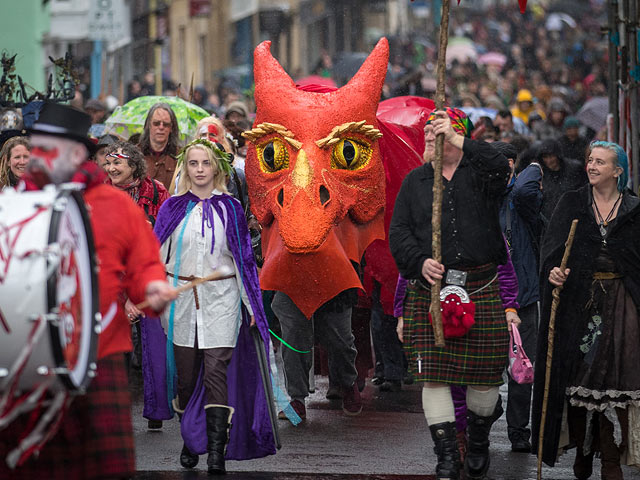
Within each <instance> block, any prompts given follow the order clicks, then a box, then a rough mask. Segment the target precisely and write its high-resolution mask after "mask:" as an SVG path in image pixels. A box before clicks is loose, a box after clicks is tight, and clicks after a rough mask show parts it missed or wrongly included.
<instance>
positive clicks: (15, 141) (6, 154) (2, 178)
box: [0, 136, 31, 190]
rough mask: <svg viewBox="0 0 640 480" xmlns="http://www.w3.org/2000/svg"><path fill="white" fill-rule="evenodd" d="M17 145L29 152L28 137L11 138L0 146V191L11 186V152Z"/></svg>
mask: <svg viewBox="0 0 640 480" xmlns="http://www.w3.org/2000/svg"><path fill="white" fill-rule="evenodd" d="M18 145H22V146H23V147H25V148H26V149H27V150H29V151H31V143H30V142H29V137H24V136H16V137H11V138H10V139H9V140H7V141H6V142H5V143H4V145H2V150H0V190H2V189H3V188H4V187H6V186H7V185H10V184H11V175H12V174H11V173H10V172H11V161H10V159H11V150H13V149H14V148H15V147H17V146H18Z"/></svg>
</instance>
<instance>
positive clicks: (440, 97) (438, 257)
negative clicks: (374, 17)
mask: <svg viewBox="0 0 640 480" xmlns="http://www.w3.org/2000/svg"><path fill="white" fill-rule="evenodd" d="M448 42H449V0H443V2H442V18H441V19H440V46H439V48H438V68H437V84H436V99H435V100H436V101H435V103H436V109H437V110H442V109H443V108H444V101H445V73H446V69H447V43H448ZM443 150H444V134H442V133H441V134H439V135H438V136H437V137H436V152H435V158H434V159H433V206H432V208H431V232H432V233H431V235H432V238H431V249H432V253H431V258H433V259H434V260H435V261H436V262H438V263H442V225H441V224H442V189H443V186H442V153H443ZM440 287H441V281H440V280H435V284H434V285H432V286H431V307H430V308H429V311H430V313H431V323H432V325H433V335H434V339H435V344H436V347H444V346H445V342H444V329H443V327H442V311H441V309H440Z"/></svg>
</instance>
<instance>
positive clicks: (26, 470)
mask: <svg viewBox="0 0 640 480" xmlns="http://www.w3.org/2000/svg"><path fill="white" fill-rule="evenodd" d="M89 126H90V117H89V116H88V115H86V114H84V113H82V112H79V111H76V110H73V109H71V108H69V107H65V106H61V105H58V104H49V103H48V104H45V105H44V107H43V108H42V111H41V112H40V117H39V119H38V121H37V122H36V123H35V124H34V126H33V128H32V130H31V132H30V133H31V141H32V145H33V150H32V155H31V160H30V163H29V167H28V173H27V174H26V175H25V179H24V188H25V189H26V190H36V189H40V188H42V187H43V186H44V185H45V184H47V183H54V184H60V183H63V182H68V181H73V182H80V183H83V184H84V185H85V191H84V200H85V202H86V204H87V205H88V209H89V212H90V216H91V227H92V230H93V236H94V242H95V249H96V253H97V257H98V265H99V274H98V281H99V292H100V295H99V296H100V312H101V314H102V318H103V320H102V325H101V326H102V332H101V334H100V337H99V340H98V354H97V376H96V377H95V378H94V379H93V380H92V382H91V384H90V386H89V388H88V389H87V393H86V395H83V396H78V397H76V398H75V399H74V400H73V403H72V404H71V406H70V408H69V409H68V411H67V412H66V414H65V416H64V418H63V420H62V422H60V423H61V426H60V430H59V431H58V432H57V433H56V434H55V436H54V437H53V438H52V439H51V441H50V442H49V443H47V444H46V445H45V446H44V448H43V449H42V451H41V452H40V455H39V456H38V458H33V457H32V458H30V459H28V460H27V461H26V463H24V464H23V465H22V466H20V467H18V468H16V469H15V470H13V471H9V470H6V468H7V467H6V464H5V462H4V461H2V462H0V478H12V479H19V478H30V479H31V478H48V479H56V478H61V479H64V480H70V479H75V478H78V479H90V478H97V477H100V478H126V477H130V476H132V475H133V474H134V473H135V456H134V444H133V428H132V424H131V400H130V398H129V392H128V381H127V380H128V379H127V371H126V368H125V358H124V354H125V353H126V352H130V351H131V349H132V344H131V335H130V326H129V322H128V320H127V318H126V316H125V313H124V304H123V300H122V299H123V298H124V296H123V295H122V293H126V294H127V296H128V297H129V298H131V299H132V301H134V302H136V303H138V302H140V301H142V300H144V299H146V300H147V301H148V302H149V305H150V306H151V308H152V309H153V310H155V311H158V310H162V308H164V305H165V304H166V302H167V301H169V300H170V299H171V298H173V297H174V296H175V293H174V290H173V289H172V288H171V287H170V286H169V284H168V283H167V281H166V275H165V272H164V266H163V265H162V263H161V262H160V257H159V245H158V242H157V240H156V238H155V236H154V235H153V232H152V230H151V228H150V227H149V224H148V222H147V220H146V218H145V216H144V213H143V212H142V210H141V209H140V208H138V206H137V205H136V204H135V203H134V202H133V201H132V200H131V198H130V197H129V196H128V195H127V194H126V193H124V192H120V191H118V190H116V189H115V188H113V187H111V186H109V185H105V184H104V180H105V174H104V172H103V171H102V170H101V169H100V168H99V167H98V166H97V165H95V164H94V163H91V162H88V161H87V159H88V156H89V152H90V150H91V148H92V144H91V143H90V141H89V140H88V139H87V137H86V133H87V131H88V129H89ZM28 422H29V414H27V415H23V416H22V417H20V418H18V419H17V420H16V421H14V422H13V423H12V424H11V425H10V426H9V427H8V429H7V430H5V431H3V435H2V440H0V458H2V459H4V458H5V457H6V455H7V453H8V451H9V450H10V449H11V448H13V447H14V446H15V443H16V439H19V438H21V434H22V432H23V429H24V428H25V426H26V425H27V424H28Z"/></svg>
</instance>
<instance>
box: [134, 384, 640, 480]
mask: <svg viewBox="0 0 640 480" xmlns="http://www.w3.org/2000/svg"><path fill="white" fill-rule="evenodd" d="M132 383H133V385H132V391H133V394H134V407H133V420H134V432H135V439H136V455H137V468H138V471H139V473H138V475H136V477H135V478H136V479H137V480H142V479H144V480H155V479H162V480H164V479H166V480H168V479H205V478H212V477H209V476H208V475H207V472H206V456H205V455H203V456H201V457H200V463H199V464H198V466H197V467H196V468H195V469H194V470H193V471H187V470H185V469H183V468H182V467H181V466H180V464H179V461H178V455H179V452H180V449H181V448H182V439H181V437H180V431H179V425H178V422H177V420H176V419H174V420H171V421H168V422H164V426H163V428H162V430H160V431H149V430H147V422H146V420H145V419H143V418H142V392H141V387H140V383H139V381H137V380H135V379H134V381H133V382H132ZM327 383H328V382H327V378H326V377H321V376H316V392H315V393H314V394H313V395H311V397H310V398H309V399H307V419H306V420H305V421H303V422H302V423H301V424H300V425H298V426H293V425H292V424H291V423H289V422H288V421H283V420H280V421H279V425H280V436H281V441H282V448H281V449H280V450H279V451H278V453H277V454H276V455H273V456H270V457H266V458H262V459H258V460H247V461H243V462H238V461H228V462H227V469H228V470H229V474H228V475H227V477H226V478H229V479H248V480H271V479H277V480H306V479H316V480H339V479H352V480H355V479H357V480H365V479H374V480H400V479H403V480H405V479H406V480H414V479H422V480H425V479H428V480H431V479H433V478H434V477H433V473H434V469H435V454H434V453H433V444H432V442H431V438H430V435H429V432H428V429H427V425H426V421H425V418H424V416H423V414H422V407H421V400H420V394H421V390H420V388H421V387H420V386H418V385H411V386H404V387H403V390H402V391H401V392H397V393H391V392H389V393H383V392H379V391H378V388H377V387H375V386H373V385H372V384H371V383H370V382H369V381H368V382H367V385H366V387H365V390H364V392H363V402H364V408H363V411H362V414H360V415H359V416H357V417H347V416H345V415H344V414H343V413H342V404H341V401H340V400H334V401H329V400H326V399H325V394H326V390H327ZM503 400H505V396H504V392H503ZM505 408H506V404H505ZM574 452H575V450H573V451H571V452H569V454H567V455H565V456H563V457H562V458H561V459H560V462H559V463H558V464H557V466H556V467H555V468H553V469H551V468H547V467H545V468H544V469H543V478H544V479H556V480H564V479H567V480H569V479H573V478H574V476H573V473H572V469H571V465H572V462H573V458H574V455H575V453H574ZM536 468H537V462H536V458H535V457H534V456H533V455H527V454H522V453H512V452H511V444H510V443H509V440H508V439H507V424H506V420H505V417H504V415H503V416H502V418H501V419H500V420H499V421H498V422H497V423H496V424H495V425H494V427H493V429H492V432H491V469H490V472H489V473H490V476H491V478H492V479H496V480H499V479H505V480H506V479H508V480H511V479H513V480H534V479H535V478H536ZM594 470H595V472H594V475H593V476H592V477H591V478H592V479H594V480H597V479H599V478H600V474H599V461H598V460H596V461H595V462H594ZM624 474H625V479H626V480H640V472H639V471H638V470H636V469H631V468H627V467H624Z"/></svg>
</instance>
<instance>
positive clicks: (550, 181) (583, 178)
mask: <svg viewBox="0 0 640 480" xmlns="http://www.w3.org/2000/svg"><path fill="white" fill-rule="evenodd" d="M541 165H542V168H543V170H544V176H543V177H542V214H543V215H544V217H545V219H546V220H549V219H550V218H551V215H553V210H554V209H555V208H556V205H557V204H558V200H560V197H562V195H564V194H565V193H566V192H569V191H571V190H577V189H579V188H580V187H582V186H583V185H586V184H587V183H588V180H587V174H586V172H585V170H584V163H580V162H578V161H577V160H574V159H572V158H561V159H560V170H551V169H549V168H547V167H546V166H545V164H544V162H541Z"/></svg>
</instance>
